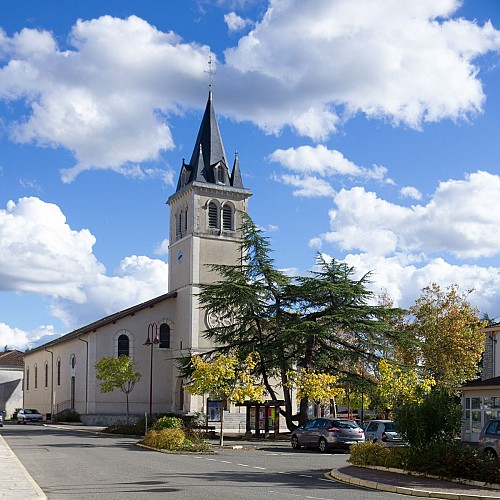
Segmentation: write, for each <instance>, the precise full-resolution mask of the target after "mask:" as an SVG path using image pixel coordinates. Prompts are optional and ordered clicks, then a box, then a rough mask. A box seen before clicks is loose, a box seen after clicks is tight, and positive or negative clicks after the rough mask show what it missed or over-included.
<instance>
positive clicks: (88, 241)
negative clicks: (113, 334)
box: [0, 198, 168, 328]
mask: <svg viewBox="0 0 500 500" xmlns="http://www.w3.org/2000/svg"><path fill="white" fill-rule="evenodd" d="M94 244H95V237H94V236H93V235H92V234H91V233H90V231H89V230H88V229H82V230H80V231H75V230H73V229H71V227H70V226H69V225H68V224H67V222H66V218H65V216H64V214H63V213H62V212H61V210H60V209H59V207H58V206H57V205H54V204H51V203H45V202H43V201H42V200H40V199H38V198H21V199H20V200H19V201H18V202H17V203H15V202H13V201H10V202H9V203H8V204H7V209H6V210H0V291H17V292H25V293H32V294H37V295H40V296H45V297H48V298H49V299H50V300H51V301H52V302H51V309H52V313H53V314H54V315H55V316H56V317H58V318H59V319H61V320H62V321H63V322H64V323H65V325H66V326H67V327H68V328H76V327H79V326H82V325H84V324H85V323H88V322H91V321H95V320H96V319H99V318H100V317H102V316H105V315H108V314H111V313H113V312H116V311H118V310H121V309H125V308H127V307H130V306H132V305H134V304H137V303H140V302H143V301H145V300H148V299H151V298H153V297H155V296H157V295H161V294H163V293H166V292H167V286H168V283H167V276H168V273H167V269H168V266H167V264H166V263H165V262H163V261H161V260H158V259H150V258H149V257H146V256H136V255H133V256H130V257H125V258H124V259H123V260H122V261H121V263H120V266H119V268H118V269H117V270H116V272H115V276H108V275H106V270H105V268H104V266H103V265H102V264H101V263H100V262H99V261H98V260H97V258H96V257H95V255H94V254H93V252H92V248H93V246H94Z"/></svg>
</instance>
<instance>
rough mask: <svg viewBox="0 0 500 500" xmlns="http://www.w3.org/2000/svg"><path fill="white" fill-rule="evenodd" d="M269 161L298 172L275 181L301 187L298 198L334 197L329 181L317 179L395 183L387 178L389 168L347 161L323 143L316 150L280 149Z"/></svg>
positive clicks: (299, 148)
mask: <svg viewBox="0 0 500 500" xmlns="http://www.w3.org/2000/svg"><path fill="white" fill-rule="evenodd" d="M267 159H268V160H269V161H272V162H276V163H279V164H280V165H281V166H282V167H285V168H287V169H288V170H291V171H292V172H297V173H298V174H296V175H289V174H281V175H278V174H277V175H275V176H274V178H275V180H277V181H279V182H282V183H283V184H286V185H289V186H293V187H296V188H298V189H296V190H295V191H294V192H293V194H294V195H295V196H304V197H318V196H333V195H334V193H335V191H334V189H333V187H332V186H331V185H330V184H329V183H328V182H327V181H326V180H324V179H320V178H318V177H316V176H321V177H333V176H334V175H344V176H348V177H352V178H363V179H364V180H370V179H371V180H376V181H379V182H385V183H387V184H392V183H393V181H392V180H390V179H387V178H386V174H387V169H386V168H385V167H382V166H380V165H374V166H373V167H372V169H367V168H364V167H360V166H358V165H356V164H355V163H353V162H352V161H350V160H348V159H347V158H345V156H344V155H343V154H342V153H341V152H340V151H337V150H335V149H333V150H330V149H328V148H327V147H326V146H324V145H322V144H318V145H317V146H315V147H312V146H300V147H297V148H293V147H292V148H288V149H277V150H275V151H274V152H273V153H271V154H270V155H269V156H268V158H267Z"/></svg>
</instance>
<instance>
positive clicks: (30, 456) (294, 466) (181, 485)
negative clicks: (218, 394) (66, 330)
mask: <svg viewBox="0 0 500 500" xmlns="http://www.w3.org/2000/svg"><path fill="white" fill-rule="evenodd" d="M2 435H3V437H4V439H5V440H6V441H7V443H8V444H9V446H10V447H11V448H12V450H13V451H14V453H15V454H16V455H17V457H18V458H19V459H20V460H21V462H22V463H23V465H24V466H25V467H26V469H27V470H28V471H29V473H30V474H31V476H32V477H33V479H34V480H35V481H36V482H37V483H38V485H39V486H40V487H41V488H42V490H43V491H44V492H45V493H46V495H47V497H48V498H49V499H50V500H52V499H54V500H55V499H64V500H68V499H82V500H93V499H102V500H104V499H105V500H132V499H133V500H142V499H144V500H145V499H148V500H151V499H155V498H162V499H165V498H169V497H170V498H173V499H175V500H184V499H186V500H188V499H189V500H193V499H200V500H224V499H226V498H227V499H231V500H234V499H259V500H263V499H267V498H272V499H273V500H289V499H313V500H314V499H318V500H319V499H337V500H341V499H342V500H351V499H352V500H354V499H356V500H357V499H367V500H377V499H379V500H381V499H389V498H390V499H392V500H397V499H398V498H400V499H403V498H405V499H406V498H408V497H404V496H400V495H394V494H390V493H383V492H377V491H368V490H363V489H360V488H355V487H352V486H348V485H344V484H342V483H338V482H335V481H332V480H329V479H327V478H326V477H325V475H324V474H325V473H326V472H327V471H329V470H331V469H332V468H334V467H338V466H341V465H343V464H345V463H346V460H347V458H348V455H347V454H344V453H329V454H325V455H322V454H320V453H318V452H316V451H312V450H299V451H293V450H292V449H291V447H290V446H289V445H288V444H287V443H272V442H270V443H269V444H267V443H265V444H262V445H259V446H260V447H259V449H243V450H234V449H222V450H217V452H216V453H215V454H213V455H203V454H166V453H158V452H154V451H150V450H146V449H144V448H140V447H138V446H137V445H136V441H137V440H136V439H134V438H127V437H113V436H103V435H96V434H88V433H83V432H76V431H68V430H58V429H53V428H48V427H44V426H41V425H27V426H16V425H7V426H5V427H4V429H3V432H2Z"/></svg>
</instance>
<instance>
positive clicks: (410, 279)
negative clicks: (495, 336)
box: [344, 253, 500, 316]
mask: <svg viewBox="0 0 500 500" xmlns="http://www.w3.org/2000/svg"><path fill="white" fill-rule="evenodd" d="M344 260H345V262H347V263H348V264H349V265H351V266H353V267H354V268H355V270H356V272H357V274H358V275H359V276H361V275H363V274H365V273H367V272H372V275H371V279H372V284H371V285H370V288H371V289H372V290H373V291H374V292H375V293H379V292H380V291H381V290H387V292H388V294H389V296H390V297H392V298H393V299H394V300H395V301H396V305H398V306H399V307H403V308H408V307H410V306H411V305H412V304H413V303H414V301H415V299H416V298H417V297H418V296H419V295H420V293H421V290H422V289H423V288H424V287H426V286H428V285H429V284H430V283H438V284H439V285H440V286H442V287H447V286H449V285H452V284H458V285H459V286H460V289H461V290H462V291H466V290H471V289H472V290H473V292H472V293H471V295H470V296H469V300H470V302H471V303H472V304H473V305H475V306H477V307H478V308H479V309H480V310H481V311H482V312H488V313H489V314H490V315H491V316H495V315H496V314H497V313H498V303H500V268H498V267H493V266H490V267H482V266H478V265H469V264H464V265H457V264H455V265H454V264H450V263H448V262H446V261H445V260H443V259H441V258H436V259H432V260H429V261H427V262H424V263H418V262H415V263H412V262H411V260H408V258H407V257H406V256H405V255H396V256H393V257H389V258H385V257H380V256H375V255H370V254H367V253H362V254H348V255H347V256H346V257H345V259H344Z"/></svg>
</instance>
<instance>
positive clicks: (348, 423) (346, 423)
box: [332, 420, 358, 429]
mask: <svg viewBox="0 0 500 500" xmlns="http://www.w3.org/2000/svg"><path fill="white" fill-rule="evenodd" d="M332 425H333V427H338V428H339V429H355V428H356V427H358V425H357V424H356V422H353V421H352V420H335V421H334V422H332Z"/></svg>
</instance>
